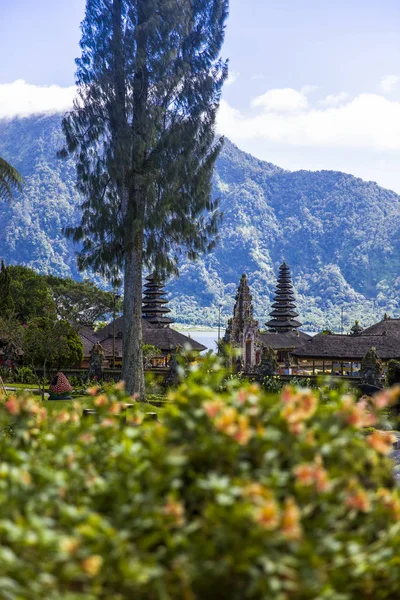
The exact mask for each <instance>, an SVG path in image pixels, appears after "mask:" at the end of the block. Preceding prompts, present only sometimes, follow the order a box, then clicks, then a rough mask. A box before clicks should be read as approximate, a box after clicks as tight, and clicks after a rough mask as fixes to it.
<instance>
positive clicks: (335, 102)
mask: <svg viewBox="0 0 400 600" xmlns="http://www.w3.org/2000/svg"><path fill="white" fill-rule="evenodd" d="M350 98H351V96H350V94H348V93H347V92H339V93H338V94H329V95H328V96H325V98H324V99H323V100H321V101H320V104H322V106H339V105H341V104H344V103H345V102H347V101H348V100H350Z"/></svg>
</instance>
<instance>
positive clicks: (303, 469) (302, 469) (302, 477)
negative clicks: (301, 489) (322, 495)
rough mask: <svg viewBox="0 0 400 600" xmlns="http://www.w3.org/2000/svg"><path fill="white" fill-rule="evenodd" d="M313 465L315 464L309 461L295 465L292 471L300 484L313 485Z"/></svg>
mask: <svg viewBox="0 0 400 600" xmlns="http://www.w3.org/2000/svg"><path fill="white" fill-rule="evenodd" d="M314 467H315V465H313V464H311V463H305V464H302V465H299V466H298V467H296V468H295V469H294V471H293V472H294V474H295V476H296V478H297V482H298V483H300V484H301V485H313V483H314V481H315V477H314Z"/></svg>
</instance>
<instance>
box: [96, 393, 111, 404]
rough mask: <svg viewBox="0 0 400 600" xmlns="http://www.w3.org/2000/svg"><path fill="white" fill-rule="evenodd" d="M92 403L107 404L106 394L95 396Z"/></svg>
mask: <svg viewBox="0 0 400 600" xmlns="http://www.w3.org/2000/svg"><path fill="white" fill-rule="evenodd" d="M94 404H95V405H96V406H107V404H108V398H107V396H106V395H105V394H100V396H97V398H95V400H94Z"/></svg>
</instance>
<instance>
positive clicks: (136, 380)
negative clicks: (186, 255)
mask: <svg viewBox="0 0 400 600" xmlns="http://www.w3.org/2000/svg"><path fill="white" fill-rule="evenodd" d="M132 242H133V243H132V244H131V245H130V247H129V248H127V249H126V251H125V265H124V335H123V357H122V379H123V380H124V381H125V386H126V390H127V392H128V393H129V394H138V399H139V400H141V401H145V399H146V397H145V385H144V369H143V348H142V346H143V333H142V258H143V235H142V233H141V232H138V233H136V234H135V236H134V239H133V241H132Z"/></svg>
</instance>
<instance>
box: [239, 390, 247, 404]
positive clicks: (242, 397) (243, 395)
mask: <svg viewBox="0 0 400 600" xmlns="http://www.w3.org/2000/svg"><path fill="white" fill-rule="evenodd" d="M248 396H249V394H248V391H247V390H244V389H241V390H239V391H238V393H237V399H238V401H239V402H240V403H241V404H243V403H244V402H246V400H247V398H248Z"/></svg>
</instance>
